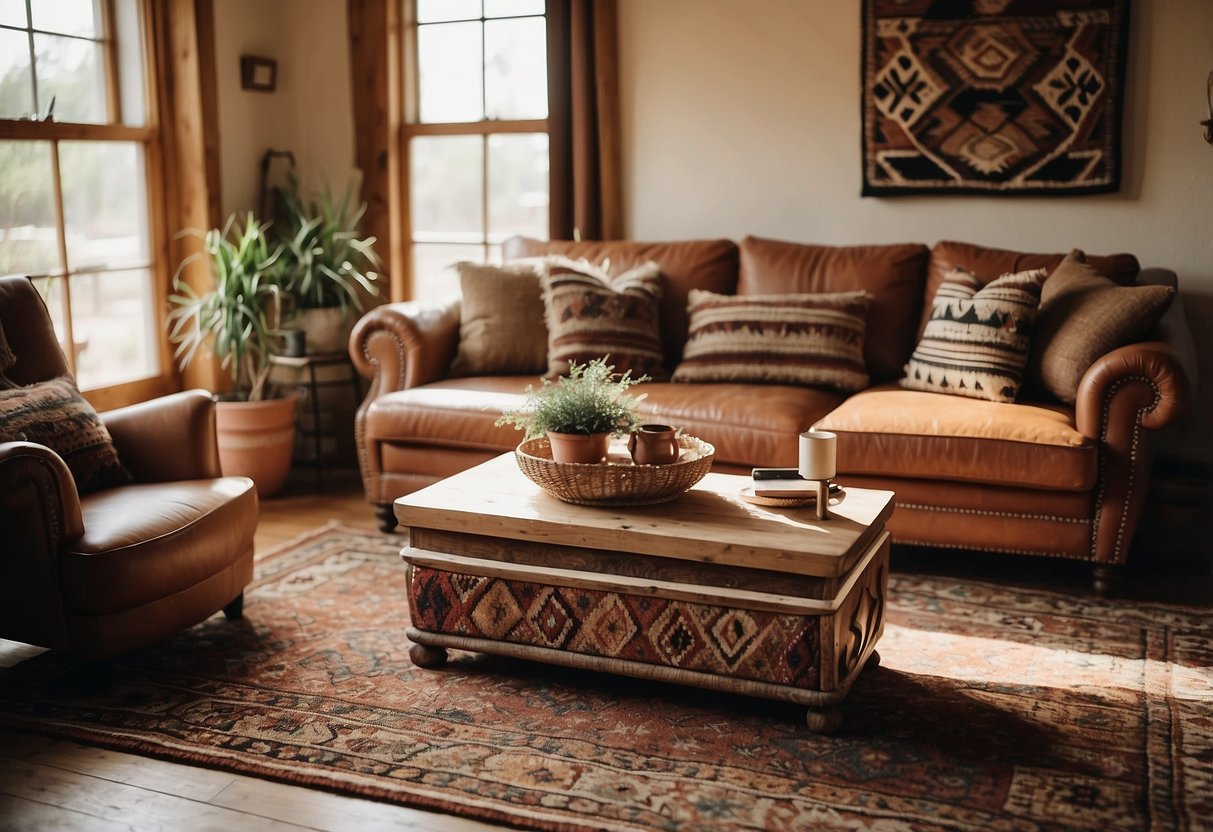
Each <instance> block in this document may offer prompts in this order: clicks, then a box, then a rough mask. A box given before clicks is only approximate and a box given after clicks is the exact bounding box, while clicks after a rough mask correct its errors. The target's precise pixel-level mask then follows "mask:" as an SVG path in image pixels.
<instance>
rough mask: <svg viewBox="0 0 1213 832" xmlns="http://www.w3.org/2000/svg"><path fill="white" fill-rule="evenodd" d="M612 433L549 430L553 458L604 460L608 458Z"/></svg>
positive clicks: (590, 461) (562, 459)
mask: <svg viewBox="0 0 1213 832" xmlns="http://www.w3.org/2000/svg"><path fill="white" fill-rule="evenodd" d="M610 439H611V434H610V433H554V432H552V431H550V430H549V431H548V442H550V443H551V444H552V459H554V460H555V461H556V462H585V463H594V462H602V460H604V459H606V455H607V444H608V443H609V442H610Z"/></svg>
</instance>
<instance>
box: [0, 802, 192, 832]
mask: <svg viewBox="0 0 1213 832" xmlns="http://www.w3.org/2000/svg"><path fill="white" fill-rule="evenodd" d="M179 828H184V827H179ZM9 830H12V832H17V830H20V832H130V830H131V825H130V824H129V823H126V822H124V821H115V820H106V819H105V818H98V817H94V816H93V815H86V814H84V813H83V812H76V811H73V810H71V809H64V808H63V807H62V806H52V805H50V804H48V803H38V802H36V801H33V800H26V799H25V798H23V797H13V796H12V795H7V794H0V832H9Z"/></svg>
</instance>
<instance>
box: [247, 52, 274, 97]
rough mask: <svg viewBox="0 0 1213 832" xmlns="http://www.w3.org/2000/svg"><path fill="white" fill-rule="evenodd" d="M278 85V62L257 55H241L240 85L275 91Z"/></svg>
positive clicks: (261, 90) (259, 90) (252, 88)
mask: <svg viewBox="0 0 1213 832" xmlns="http://www.w3.org/2000/svg"><path fill="white" fill-rule="evenodd" d="M277 85H278V62H277V61H276V60H274V59H273V58H262V57H259V56H257V55H241V56H240V87H241V89H246V90H257V91H258V92H273V91H274V88H275V87H276V86H277Z"/></svg>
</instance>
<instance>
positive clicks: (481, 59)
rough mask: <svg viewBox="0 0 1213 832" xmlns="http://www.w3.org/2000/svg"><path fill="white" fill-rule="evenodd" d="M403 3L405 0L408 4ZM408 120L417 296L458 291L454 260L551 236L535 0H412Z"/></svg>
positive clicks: (480, 258) (542, 34)
mask: <svg viewBox="0 0 1213 832" xmlns="http://www.w3.org/2000/svg"><path fill="white" fill-rule="evenodd" d="M406 2H407V0H406ZM413 9H414V11H415V15H414V17H413V21H412V26H411V27H410V33H411V35H412V37H411V39H410V46H411V47H412V51H411V54H412V57H413V61H412V72H410V73H409V74H410V81H411V83H410V84H409V85H408V96H407V97H408V105H409V110H408V111H409V113H410V118H409V119H408V123H407V124H406V125H405V140H406V142H407V158H408V168H407V177H408V188H407V192H408V199H409V216H410V228H409V236H408V238H407V244H408V247H409V251H410V255H411V256H410V268H411V275H412V287H413V291H412V294H413V297H414V298H422V299H425V298H436V297H443V296H449V295H451V294H455V293H457V292H458V289H459V284H458V277H457V275H456V273H455V272H454V271H453V270H452V269H450V266H451V265H452V264H453V263H456V262H458V261H460V260H472V261H476V262H498V261H500V259H501V242H502V241H503V240H505V239H506V238H507V237H509V236H511V235H514V234H524V235H526V236H530V237H538V238H541V239H546V238H547V236H548V201H549V196H548V187H549V186H548V164H549V163H548V85H547V23H546V18H545V16H544V14H545V4H544V0H416V2H415V5H414V6H413Z"/></svg>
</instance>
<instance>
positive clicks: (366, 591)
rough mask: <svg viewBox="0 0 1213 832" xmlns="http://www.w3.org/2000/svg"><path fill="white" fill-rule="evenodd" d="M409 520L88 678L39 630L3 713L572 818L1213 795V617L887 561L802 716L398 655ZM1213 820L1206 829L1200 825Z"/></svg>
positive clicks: (1127, 819)
mask: <svg viewBox="0 0 1213 832" xmlns="http://www.w3.org/2000/svg"><path fill="white" fill-rule="evenodd" d="M401 542H402V541H401V538H399V537H392V536H387V535H379V534H376V533H373V532H368V531H362V530H355V529H348V528H343V527H340V526H336V525H330V526H328V527H325V528H322V529H319V530H317V531H315V532H313V533H311V534H308V535H306V536H304V537H302V538H300V539H299V540H297V541H295V542H293V543H291V544H289V545H287V546H285V547H283V548H281V549H279V550H278V551H276V552H272V553H270V554H268V555H266V556H264V557H262V559H261V561H260V564H259V569H258V575H257V578H256V580H255V582H254V584H253V586H252V587H251V588H250V591H249V592H248V594H247V599H246V605H245V619H244V620H243V621H242V622H235V623H233V622H228V621H226V620H224V619H223V618H222V617H221V616H216V617H214V618H212V619H210V620H209V621H207V622H205V623H204V624H201V625H199V626H198V627H195V628H193V629H192V630H190V631H188V632H186V633H183V634H182V635H180V636H179V637H178V638H176V639H175V640H173V641H172V642H170V643H168V644H164V645H161V646H159V647H155V648H149V649H145V650H141V651H138V652H136V653H133V654H130V655H128V656H126V657H124V658H122V659H121V660H119V661H118V662H117V663H116V666H115V668H114V672H113V679H112V681H111V682H110V684H109V685H108V686H107V687H104V688H102V689H101V690H99V691H97V692H91V693H90V692H88V690H87V688H82V687H81V685H80V684H79V681H78V678H77V677H78V675H79V674H78V672H77V671H78V668H77V666H76V664H75V663H74V662H72V661H71V660H68V659H65V658H63V657H60V656H56V655H52V654H49V653H48V654H43V655H40V656H38V657H35V658H33V659H31V660H29V661H26V662H24V663H22V664H20V665H18V666H16V667H15V668H12V669H10V670H7V671H4V672H3V673H2V674H0V722H3V723H5V724H8V725H11V726H14V727H17V728H21V729H23V730H30V731H38V732H44V733H49V734H52V735H55V736H59V737H65V738H69V739H72V740H77V741H81V742H86V743H93V744H96V745H102V746H106V747H110V748H117V749H122V750H125V751H134V752H137V753H142V754H148V755H154V756H157V757H164V758H167V759H171V760H175V761H180V762H190V763H196V764H199V765H204V766H211V767H215V768H222V769H228V770H231V771H236V772H241V773H244V774H252V775H256V776H261V777H267V778H271V779H276V780H282V781H286V782H290V783H297V784H304V785H309V786H314V787H319V788H325V789H331V790H333V791H338V792H344V793H348V794H355V795H360V796H363V797H371V798H377V799H381V800H386V801H392V802H397V803H401V804H408V805H412V806H418V807H423V808H428V809H435V810H439V811H444V812H451V813H455V814H460V815H465V816H468V817H475V818H480V819H486V820H496V821H500V822H504V823H508V824H511V825H515V826H519V827H523V828H528V829H558V830H564V829H568V830H589V829H595V830H597V829H605V830H648V829H665V830H674V829H686V830H714V829H720V830H724V829H728V830H760V829H761V830H767V829H809V828H812V829H832V830H839V829H875V830H931V829H940V830H945V829H946V830H999V829H1003V830H1038V829H1039V830H1043V829H1093V830H1103V829H1134V830H1138V829H1154V830H1168V829H1196V828H1201V827H1202V826H1203V825H1204V824H1207V823H1209V822H1210V818H1213V668H1211V665H1213V618H1211V617H1210V615H1209V614H1208V611H1204V610H1197V609H1188V608H1182V607H1174V606H1163V605H1157V604H1155V605H1142V604H1139V603H1133V602H1127V601H1100V600H1094V599H1090V598H1083V597H1072V596H1068V595H1063V594H1052V593H1047V592H1040V591H1025V590H1016V589H1007V588H1003V587H999V586H995V585H992V584H985V583H978V582H971V581H957V580H952V579H947V580H945V579H939V578H924V577H914V576H910V575H904V574H894V575H893V578H892V586H891V590H890V607H889V611H888V616H889V624H888V626H887V628H886V632H885V635H884V637H883V639H882V641H881V643H880V645H879V647H880V652H881V654H882V656H883V664H882V665H881V667H880V668H878V669H876V670H874V671H872V672H870V673H865V674H864V676H862V677H861V678H860V680H859V681H858V682H857V683H856V685H855V687H854V688H853V689H852V690H851V694H850V696H849V698H848V699H847V701H846V703H845V704H844V706H843V710H844V711H845V715H846V720H847V722H846V726H845V727H844V729H843V732H842V733H840V734H838V735H836V736H833V737H821V736H814V735H813V734H810V733H809V732H808V731H807V730H806V729H805V727H804V722H803V709H801V708H799V707H796V706H792V705H788V704H784V703H779V702H769V701H765V700H756V699H747V698H744V697H741V696H729V695H724V694H718V693H712V692H708V691H701V690H692V689H686V688H681V687H675V686H668V685H661V684H656V683H645V682H640V681H633V680H627V679H616V678H612V677H608V676H605V675H600V674H594V673H590V672H578V671H572V670H567V669H561V668H552V667H547V666H543V665H538V664H531V663H526V662H522V661H512V660H506V659H501V658H490V657H484V656H476V655H472V654H467V653H454V654H453V655H452V660H451V662H450V663H449V664H448V665H447V666H446V667H445V668H443V669H441V670H422V669H420V668H416V667H414V666H413V665H412V664H411V663H410V662H409V659H408V647H409V643H408V641H407V640H406V639H405V637H404V629H405V627H406V626H407V623H408V622H407V618H406V616H407V606H406V603H405V599H404V586H405V581H404V577H405V576H404V567H403V565H402V564H401V562H400V560H399V558H398V556H397V551H398V549H399V547H400V545H401ZM1205 828H1207V827H1205Z"/></svg>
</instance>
